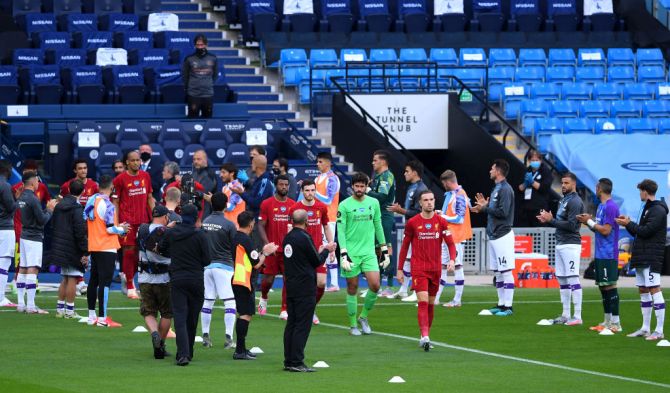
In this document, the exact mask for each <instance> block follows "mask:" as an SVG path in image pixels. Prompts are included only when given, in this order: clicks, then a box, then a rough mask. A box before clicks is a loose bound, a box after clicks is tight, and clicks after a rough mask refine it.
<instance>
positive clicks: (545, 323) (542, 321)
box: [537, 319, 553, 326]
mask: <svg viewBox="0 0 670 393" xmlns="http://www.w3.org/2000/svg"><path fill="white" fill-rule="evenodd" d="M537 324H538V325H540V326H551V325H553V323H551V321H550V320H548V319H540V321H539V322H538V323H537Z"/></svg>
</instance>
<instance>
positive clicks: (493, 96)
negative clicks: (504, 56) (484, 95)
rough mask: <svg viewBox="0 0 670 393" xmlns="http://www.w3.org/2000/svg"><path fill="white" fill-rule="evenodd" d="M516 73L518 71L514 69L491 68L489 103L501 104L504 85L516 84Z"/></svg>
mask: <svg viewBox="0 0 670 393" xmlns="http://www.w3.org/2000/svg"><path fill="white" fill-rule="evenodd" d="M515 72H516V69H515V68H514V67H496V68H489V78H488V82H489V86H488V95H489V101H491V102H493V103H499V101H500V98H501V97H502V87H503V85H505V84H508V83H512V82H514V73H515Z"/></svg>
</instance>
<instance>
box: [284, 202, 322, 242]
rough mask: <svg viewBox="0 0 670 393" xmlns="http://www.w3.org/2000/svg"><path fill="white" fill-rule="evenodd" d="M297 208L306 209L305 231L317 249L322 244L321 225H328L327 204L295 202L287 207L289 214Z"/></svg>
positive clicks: (291, 214)
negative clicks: (310, 204)
mask: <svg viewBox="0 0 670 393" xmlns="http://www.w3.org/2000/svg"><path fill="white" fill-rule="evenodd" d="M299 209H303V210H305V211H307V228H306V230H307V233H309V236H311V237H312V241H313V242H314V247H316V249H317V250H318V249H319V247H320V246H321V244H323V235H324V233H323V226H324V225H328V206H326V204H324V203H323V202H320V201H317V200H315V201H314V204H313V205H312V206H306V205H305V204H304V203H302V201H301V202H297V203H296V204H294V205H293V206H291V209H289V214H290V216H293V212H294V211H296V210H299Z"/></svg>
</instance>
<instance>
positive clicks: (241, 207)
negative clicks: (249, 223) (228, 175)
mask: <svg viewBox="0 0 670 393" xmlns="http://www.w3.org/2000/svg"><path fill="white" fill-rule="evenodd" d="M233 185H241V183H240V182H239V181H237V180H233V181H232V182H230V183H229V184H226V185H225V186H223V189H222V190H221V191H222V192H223V193H224V194H225V195H226V196H227V197H228V203H230V198H231V196H232V195H233V192H232V191H231V190H230V187H231V186H233ZM246 208H247V203H246V202H244V199H240V202H239V203H238V204H237V205H235V208H234V209H233V210H231V211H228V210H225V211H224V212H223V216H224V217H226V219H228V220H229V221H231V222H232V223H233V224H235V226H236V227H237V216H239V215H240V213H242V212H243V211H245V210H246Z"/></svg>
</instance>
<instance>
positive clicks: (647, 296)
mask: <svg viewBox="0 0 670 393" xmlns="http://www.w3.org/2000/svg"><path fill="white" fill-rule="evenodd" d="M651 306H652V296H651V293H641V294H640V307H641V308H642V330H644V331H647V332H648V331H650V330H651Z"/></svg>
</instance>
